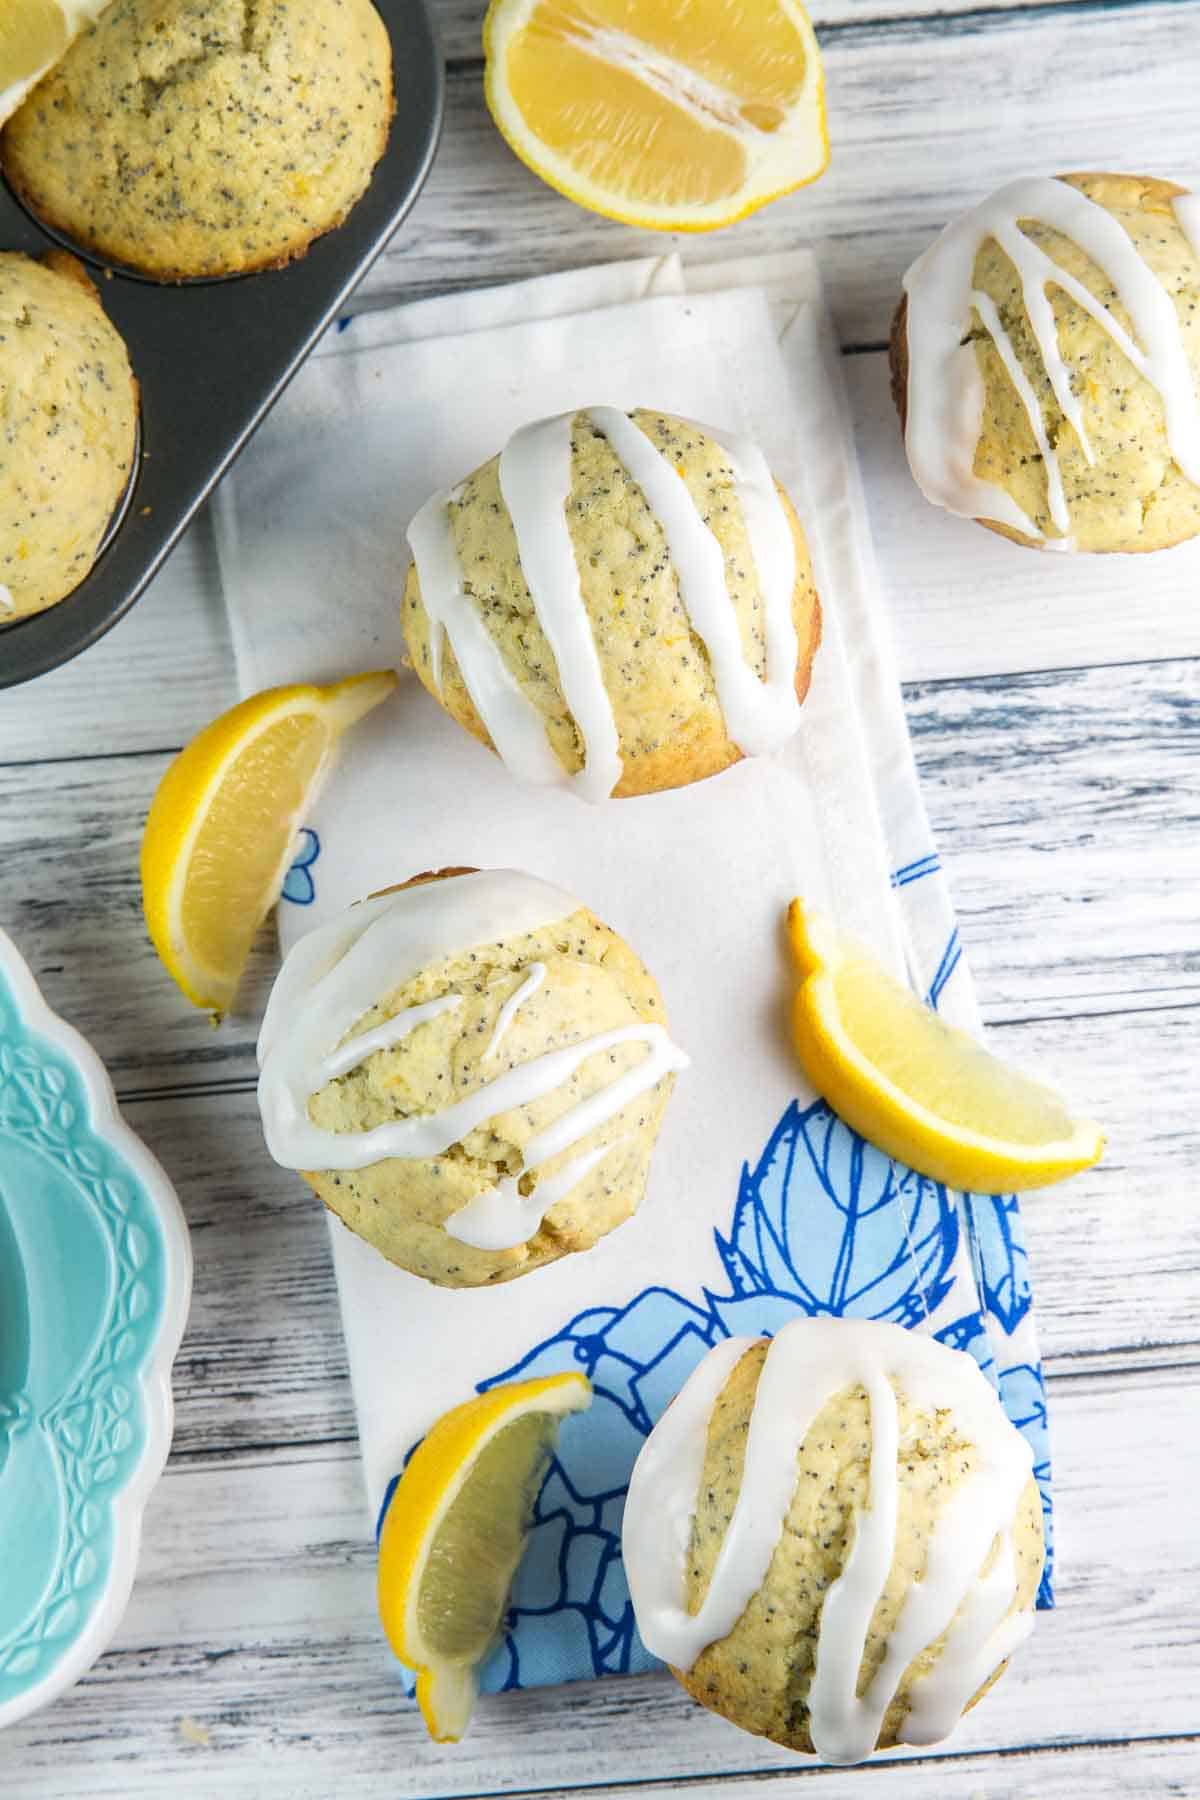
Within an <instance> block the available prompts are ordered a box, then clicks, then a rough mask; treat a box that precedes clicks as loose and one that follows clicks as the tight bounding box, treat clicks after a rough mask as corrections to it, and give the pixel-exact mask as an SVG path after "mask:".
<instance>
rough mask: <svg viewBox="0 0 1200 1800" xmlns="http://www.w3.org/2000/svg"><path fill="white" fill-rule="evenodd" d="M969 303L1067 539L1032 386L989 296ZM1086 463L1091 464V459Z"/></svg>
mask: <svg viewBox="0 0 1200 1800" xmlns="http://www.w3.org/2000/svg"><path fill="white" fill-rule="evenodd" d="M971 304H972V306H973V307H974V308H975V311H976V312H977V313H978V314H979V317H980V319H981V320H982V322H983V325H984V329H985V330H986V331H987V333H988V336H989V337H990V338H991V340H992V342H993V344H994V345H995V346H996V354H997V355H998V356H999V358H1000V361H1001V362H1002V363H1003V364H1004V367H1005V370H1006V372H1007V374H1008V379H1009V380H1010V381H1011V382H1012V384H1013V386H1014V387H1015V388H1016V390H1017V395H1018V398H1019V399H1020V402H1021V405H1022V406H1023V407H1024V408H1025V417H1026V418H1027V419H1028V420H1029V426H1030V430H1031V431H1032V432H1033V436H1034V441H1035V443H1036V444H1037V447H1038V450H1039V452H1040V453H1041V458H1042V465H1043V467H1044V468H1045V471H1046V497H1047V499H1048V501H1049V504H1050V517H1051V518H1052V519H1053V520H1054V523H1055V525H1056V526H1057V527H1058V530H1059V532H1060V533H1061V535H1062V536H1063V537H1069V536H1070V532H1071V514H1070V511H1069V509H1068V507H1067V496H1066V494H1065V493H1064V491H1063V482H1062V470H1061V469H1060V468H1059V466H1058V457H1057V455H1056V454H1055V450H1054V446H1053V444H1052V443H1051V442H1050V439H1049V437H1048V435H1047V433H1046V421H1045V419H1044V417H1043V416H1042V409H1041V406H1040V405H1039V404H1038V397H1037V395H1036V394H1035V393H1034V391H1033V384H1032V382H1031V381H1030V379H1029V377H1028V375H1026V373H1025V371H1024V369H1023V368H1022V367H1021V363H1020V360H1019V358H1018V356H1017V353H1016V351H1015V350H1014V349H1013V346H1012V339H1011V338H1010V337H1009V335H1008V333H1007V332H1006V331H1005V329H1004V326H1003V324H1002V323H1001V319H1000V312H999V309H998V307H997V306H996V302H995V301H994V300H993V299H992V297H991V295H990V294H985V293H983V292H982V291H981V290H980V289H978V288H976V290H975V291H974V292H973V293H972V295H971ZM1088 460H1089V462H1090V461H1091V458H1090V456H1089V458H1088ZM1033 531H1034V535H1035V536H1038V535H1040V534H1039V533H1038V531H1037V528H1036V526H1035V527H1033Z"/></svg>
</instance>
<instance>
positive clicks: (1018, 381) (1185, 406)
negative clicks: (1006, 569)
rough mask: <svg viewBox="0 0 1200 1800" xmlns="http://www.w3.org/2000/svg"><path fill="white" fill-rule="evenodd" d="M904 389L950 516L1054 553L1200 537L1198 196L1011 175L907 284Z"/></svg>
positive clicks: (1082, 178)
mask: <svg viewBox="0 0 1200 1800" xmlns="http://www.w3.org/2000/svg"><path fill="white" fill-rule="evenodd" d="M904 286H905V296H904V299H903V300H902V301H901V304H900V307H899V310H898V312H897V314H896V319H895V323H894V326H893V331H892V389H893V393H894V395H895V399H896V405H897V407H898V409H899V411H900V416H901V420H902V422H903V423H904V425H905V443H906V448H907V451H908V459H909V463H910V466H911V468H912V471H913V475H914V476H915V478H916V480H917V483H918V485H919V486H920V487H921V489H922V490H923V492H924V493H925V495H926V496H927V498H928V499H930V500H932V501H933V502H934V503H935V504H936V505H939V506H944V507H946V508H947V509H948V510H949V511H951V512H955V513H958V514H961V515H962V516H963V517H966V518H975V519H978V521H979V522H980V523H981V524H984V525H987V526H989V527H990V528H991V529H992V530H994V531H998V532H1001V533H1003V534H1004V535H1005V536H1008V537H1011V538H1013V539H1015V540H1016V541H1017V542H1018V543H1023V544H1031V545H1035V546H1037V547H1038V548H1042V549H1050V550H1080V551H1138V550H1140V551H1148V550H1161V549H1165V548H1167V547H1168V546H1170V545H1172V544H1177V543H1181V542H1182V541H1183V540H1184V539H1186V538H1190V537H1194V536H1196V534H1197V533H1198V532H1200V198H1197V197H1196V196H1193V195H1191V194H1189V193H1187V192H1186V191H1185V190H1184V189H1183V188H1180V187H1177V186H1176V185H1175V184H1174V183H1172V182H1169V181H1159V180H1156V179H1153V178H1152V177H1149V176H1137V175H1103V174H1080V175H1064V176H1061V177H1057V178H1055V179H1053V180H1051V179H1043V178H1035V179H1031V180H1026V181H1016V182H1012V183H1010V185H1009V186H1008V187H1006V188H1002V189H1001V190H1000V191H999V192H998V193H996V194H993V195H992V196H991V197H990V198H989V199H987V200H985V201H983V202H981V204H980V205H979V206H977V207H975V208H974V209H973V210H972V211H971V212H969V213H966V214H965V215H964V216H963V217H962V218H960V219H958V220H956V221H955V222H954V223H953V224H951V225H949V226H947V228H946V230H945V231H944V232H943V233H942V235H941V237H940V238H938V239H937V241H936V242H935V243H934V244H932V245H931V246H930V248H929V249H928V250H927V251H926V252H925V254H924V255H923V256H921V257H919V258H918V260H917V261H916V262H915V263H914V264H913V266H912V268H911V269H910V270H909V271H908V274H907V275H906V276H905V282H904Z"/></svg>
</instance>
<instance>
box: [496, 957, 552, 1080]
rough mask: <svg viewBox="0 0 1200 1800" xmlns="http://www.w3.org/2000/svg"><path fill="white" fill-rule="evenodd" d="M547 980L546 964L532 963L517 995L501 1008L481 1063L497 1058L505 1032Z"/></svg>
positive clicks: (513, 995) (512, 996)
mask: <svg viewBox="0 0 1200 1800" xmlns="http://www.w3.org/2000/svg"><path fill="white" fill-rule="evenodd" d="M545 979H546V965H545V963H538V962H535V963H530V965H529V973H528V975H527V976H526V977H525V979H524V981H523V982H522V983H521V985H520V987H519V988H518V989H517V991H516V993H515V994H512V995H511V996H510V997H509V998H508V999H507V1000H506V1001H505V1002H504V1005H503V1006H502V1007H501V1008H500V1016H499V1017H498V1019H497V1020H496V1029H495V1031H493V1033H492V1039H491V1042H490V1043H489V1045H488V1047H487V1049H486V1050H485V1051H484V1053H483V1055H482V1057H481V1058H480V1061H481V1062H486V1061H487V1060H488V1057H489V1056H495V1054H496V1052H497V1050H498V1049H499V1048H500V1043H501V1039H502V1038H503V1037H504V1034H505V1032H506V1031H507V1030H508V1028H509V1026H510V1025H511V1024H512V1022H513V1020H514V1019H515V1018H516V1016H517V1014H518V1013H519V1012H520V1010H521V1008H522V1007H523V1006H524V1004H525V1002H526V1001H527V1000H529V999H531V998H532V996H533V995H534V994H536V993H537V991H538V989H539V988H540V987H541V985H542V983H543V981H545Z"/></svg>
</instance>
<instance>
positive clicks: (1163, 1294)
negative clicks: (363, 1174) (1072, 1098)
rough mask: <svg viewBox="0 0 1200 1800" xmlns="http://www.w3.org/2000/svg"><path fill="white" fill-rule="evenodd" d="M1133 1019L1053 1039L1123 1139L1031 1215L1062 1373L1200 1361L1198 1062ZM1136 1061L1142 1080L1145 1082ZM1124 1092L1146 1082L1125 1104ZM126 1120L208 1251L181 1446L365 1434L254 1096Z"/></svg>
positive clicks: (179, 1379)
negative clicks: (1164, 1047)
mask: <svg viewBox="0 0 1200 1800" xmlns="http://www.w3.org/2000/svg"><path fill="white" fill-rule="evenodd" d="M1122 1024H1123V1025H1124V1026H1125V1027H1126V1029H1125V1030H1124V1031H1123V1032H1122V1033H1120V1034H1117V1035H1115V1036H1114V1037H1113V1038H1112V1039H1111V1040H1109V1039H1108V1038H1107V1037H1104V1036H1101V1035H1099V1034H1096V1033H1092V1034H1091V1035H1087V1034H1080V1036H1079V1038H1078V1043H1077V1048H1075V1049H1074V1050H1073V1051H1072V1050H1071V1045H1072V1044H1074V1043H1075V1038H1074V1037H1073V1036H1072V1037H1070V1038H1069V1039H1068V1040H1067V1042H1066V1044H1064V1042H1063V1040H1062V1038H1061V1037H1058V1038H1053V1034H1050V1036H1051V1039H1052V1041H1053V1048H1054V1055H1053V1058H1052V1060H1053V1064H1054V1067H1055V1072H1056V1073H1058V1074H1061V1075H1062V1076H1063V1077H1064V1079H1065V1080H1066V1082H1067V1085H1068V1087H1069V1086H1070V1085H1071V1079H1072V1077H1079V1078H1082V1077H1084V1076H1085V1075H1087V1074H1089V1073H1090V1074H1092V1075H1094V1073H1095V1070H1096V1067H1097V1065H1099V1066H1101V1067H1102V1068H1103V1070H1104V1072H1105V1080H1106V1085H1107V1089H1108V1091H1107V1093H1106V1095H1105V1098H1106V1100H1108V1101H1109V1102H1110V1103H1111V1104H1110V1105H1106V1106H1104V1107H1103V1108H1102V1109H1101V1115H1100V1116H1101V1117H1102V1118H1104V1120H1105V1122H1106V1124H1107V1125H1108V1126H1109V1128H1110V1132H1111V1149H1110V1152H1109V1161H1108V1162H1106V1164H1105V1165H1104V1166H1102V1167H1101V1169H1099V1170H1097V1171H1095V1172H1094V1173H1090V1174H1088V1175H1085V1176H1081V1177H1078V1178H1077V1179H1076V1180H1074V1181H1072V1182H1070V1183H1067V1184H1064V1185H1063V1186H1062V1187H1059V1188H1057V1189H1054V1190H1052V1191H1050V1192H1048V1193H1045V1194H1035V1195H1032V1196H1030V1198H1029V1199H1028V1201H1027V1202H1026V1205H1025V1209H1024V1210H1025V1222H1026V1231H1027V1236H1028V1240H1029V1249H1030V1255H1031V1258H1032V1263H1033V1273H1034V1278H1035V1281H1036V1287H1037V1297H1038V1305H1039V1326H1040V1331H1041V1337H1042V1349H1043V1353H1044V1355H1045V1358H1046V1362H1047V1366H1048V1367H1049V1369H1050V1370H1051V1371H1052V1372H1053V1371H1058V1372H1064V1373H1065V1372H1075V1371H1077V1370H1079V1369H1081V1368H1082V1369H1086V1370H1091V1369H1092V1368H1093V1367H1095V1368H1097V1369H1098V1370H1100V1371H1101V1372H1104V1373H1120V1374H1122V1375H1125V1374H1127V1373H1128V1371H1129V1370H1131V1369H1141V1368H1143V1367H1144V1368H1145V1371H1146V1378H1147V1379H1148V1380H1149V1379H1152V1378H1153V1377H1154V1375H1155V1373H1156V1371H1158V1370H1160V1369H1162V1368H1163V1367H1165V1366H1170V1365H1172V1364H1175V1363H1179V1362H1188V1361H1197V1362H1200V1329H1198V1328H1197V1315H1196V1305H1195V1297H1196V1292H1197V1287H1198V1285H1200V1220H1198V1218H1197V1209H1196V1206H1195V1199H1194V1191H1195V1179H1194V1168H1195V1163H1194V1139H1193V1138H1192V1135H1191V1133H1192V1115H1193V1112H1194V1104H1195V1103H1194V1086H1193V1083H1192V1081H1191V1080H1190V1069H1191V1068H1193V1067H1194V1061H1193V1062H1192V1063H1189V1064H1186V1066H1185V1067H1184V1068H1183V1069H1181V1071H1180V1074H1179V1076H1178V1078H1177V1079H1176V1081H1175V1083H1174V1085H1173V1088H1171V1090H1170V1091H1168V1084H1167V1081H1166V1080H1165V1079H1164V1070H1165V1068H1166V1058H1162V1059H1161V1060H1157V1059H1156V1056H1155V1050H1156V1044H1157V1036H1158V1032H1159V1030H1160V1022H1158V1021H1156V1020H1154V1019H1151V1020H1149V1021H1148V1020H1147V1019H1146V1018H1145V1017H1144V1016H1143V1015H1140V1014H1139V1015H1136V1016H1134V1017H1133V1018H1131V1019H1129V1020H1122ZM1003 1043H1004V1048H1005V1049H1007V1050H1010V1051H1011V1052H1012V1054H1014V1055H1015V1056H1017V1057H1020V1058H1028V1059H1030V1060H1036V1059H1037V1058H1038V1057H1039V1056H1042V1057H1043V1058H1044V1059H1045V1060H1051V1059H1050V1057H1049V1056H1047V1055H1046V1052H1048V1050H1049V1048H1050V1043H1049V1042H1048V1041H1047V1037H1046V1036H1045V1035H1043V1033H1042V1032H1041V1031H1039V1030H1036V1029H1035V1028H1029V1027H1027V1028H1024V1029H1023V1030H1022V1031H1021V1032H1020V1033H1019V1034H1018V1036H1017V1038H1016V1041H1015V1042H1014V1041H1012V1040H1011V1039H1010V1038H1008V1037H1007V1036H1006V1037H1005V1039H1004V1040H1003ZM1139 1067H1145V1068H1146V1069H1147V1075H1146V1076H1145V1077H1144V1078H1143V1079H1141V1080H1137V1079H1136V1078H1132V1077H1131V1072H1132V1071H1135V1070H1137V1069H1138V1068H1139ZM1123 1086H1125V1087H1131V1088H1132V1093H1131V1095H1129V1096H1128V1097H1127V1098H1126V1100H1125V1101H1124V1104H1123V1105H1121V1106H1120V1107H1119V1110H1117V1111H1115V1112H1114V1111H1113V1110H1112V1108H1113V1107H1115V1106H1117V1104H1118V1100H1119V1098H1120V1095H1121V1091H1122V1088H1123ZM1148 1114H1149V1115H1153V1117H1154V1124H1153V1126H1152V1129H1151V1130H1149V1131H1147V1130H1145V1129H1144V1123H1143V1122H1144V1120H1145V1118H1146V1117H1147V1115H1148ZM126 1115H127V1117H128V1118H129V1120H130V1122H131V1123H132V1125H133V1126H134V1128H135V1129H136V1130H137V1131H138V1133H139V1134H140V1135H141V1136H142V1137H143V1138H144V1139H145V1141H146V1143H147V1144H148V1145H149V1146H150V1148H151V1149H152V1150H153V1151H154V1152H155V1154H156V1155H158V1156H159V1157H160V1158H161V1159H162V1161H163V1162H164V1164H165V1166H166V1167H167V1169H168V1170H169V1171H170V1173H171V1175H172V1177H173V1179H174V1180H175V1182H176V1183H177V1185H178V1187H179V1190H180V1193H181V1194H182V1196H183V1201H184V1207H185V1210H186V1213H187V1217H188V1222H189V1224H190V1226H191V1229H192V1232H193V1234H194V1241H195V1245H196V1252H197V1267H196V1280H195V1295H194V1299H193V1303H192V1313H191V1319H190V1322H189V1327H188V1332H187V1335H186V1337H185V1339H184V1343H183V1348H182V1350H181V1352H180V1356H179V1361H178V1363H177V1365H176V1377H175V1392H176V1436H175V1447H176V1451H177V1453H178V1454H179V1455H181V1456H186V1457H195V1456H215V1455H219V1454H225V1453H232V1452H237V1453H245V1454H251V1453H255V1454H256V1453H258V1452H259V1451H260V1450H261V1448H262V1446H264V1445H275V1446H280V1447H282V1446H285V1445H297V1444H311V1443H316V1442H330V1441H348V1440H351V1439H353V1436H354V1429H355V1428H354V1415H353V1408H352V1404H351V1398H350V1390H349V1385H348V1379H347V1373H346V1364H345V1356H344V1351H343V1347H342V1338H341V1329H340V1323H339V1316H338V1311H337V1301H336V1292H335V1288H334V1279H333V1270H332V1266H331V1263H330V1257H329V1244H328V1236H327V1230H326V1225H325V1219H324V1215H323V1212H322V1209H321V1208H320V1206H319V1205H318V1203H317V1202H316V1201H315V1200H314V1199H313V1197H312V1196H311V1194H310V1193H309V1191H308V1189H307V1188H306V1187H305V1186H304V1184H303V1183H302V1182H301V1181H300V1180H299V1178H298V1177H295V1176H293V1175H291V1174H289V1173H288V1172H287V1171H285V1170H281V1169H279V1168H277V1167H276V1166H275V1165H274V1164H273V1163H272V1162H271V1161H270V1160H269V1158H268V1157H267V1156H266V1154H265V1152H264V1150H263V1146H262V1137H261V1132H260V1129H259V1125H258V1115H257V1107H256V1103H255V1100H254V1096H253V1094H252V1093H238V1094H215V1095H200V1094H195V1093H183V1094H176V1095H172V1096H169V1097H165V1098H163V1099H161V1100H158V1101H152V1102H148V1101H142V1102H138V1103H135V1104H133V1105H130V1106H127V1107H126ZM1081 1246H1086V1253H1084V1252H1083V1251H1082V1250H1081ZM398 1284H399V1285H398V1288H397V1303H398V1304H400V1303H401V1301H402V1293H403V1287H404V1281H403V1278H400V1277H398ZM448 1317H449V1320H450V1323H451V1324H452V1321H453V1313H452V1311H451V1312H450V1314H449V1315H448ZM231 1321H236V1328H235V1329H231Z"/></svg>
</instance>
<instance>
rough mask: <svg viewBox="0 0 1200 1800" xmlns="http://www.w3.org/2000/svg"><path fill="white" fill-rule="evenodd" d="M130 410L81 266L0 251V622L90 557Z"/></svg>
mask: <svg viewBox="0 0 1200 1800" xmlns="http://www.w3.org/2000/svg"><path fill="white" fill-rule="evenodd" d="M137 416H138V395H137V383H136V382H135V381H134V378H133V373H132V371H131V369H130V367H129V357H128V355H127V353H126V350H125V345H124V343H123V342H122V340H121V337H120V334H119V333H118V331H117V330H116V327H115V326H114V325H112V324H111V323H110V322H109V320H108V319H107V318H106V317H105V314H104V311H103V309H102V307H101V305H100V299H99V296H98V295H97V293H96V290H95V288H94V287H93V286H92V284H91V282H90V281H89V280H88V278H87V275H86V274H85V273H84V270H83V268H82V266H81V264H80V263H78V262H77V261H76V259H75V258H74V257H73V256H68V255H67V254H66V253H65V251H51V252H50V254H49V255H48V256H47V257H46V259H45V261H44V262H33V261H32V260H31V259H30V258H29V257H27V256H21V255H18V254H15V253H5V254H0V625H7V624H12V623H13V622H14V621H15V620H17V619H24V618H28V617H29V616H30V615H31V614H33V613H38V612H42V611H44V610H45V608H46V607H48V606H53V605H54V604H55V602H56V601H59V600H62V599H64V598H65V597H66V595H68V594H69V593H70V592H71V591H72V589H73V588H76V587H77V586H78V585H79V583H80V582H81V581H82V580H83V578H84V576H85V575H86V574H87V572H88V570H89V569H90V568H91V566H92V564H93V563H94V562H95V560H96V553H97V551H98V549H99V547H100V544H101V542H102V541H103V538H104V536H105V533H106V532H107V530H108V527H109V524H110V521H111V519H112V516H113V512H114V511H115V509H116V506H117V504H118V502H119V501H120V499H121V496H122V495H123V493H124V491H125V488H126V485H127V483H128V481H129V475H130V471H131V469H132V467H133V458H134V453H135V449H136V444H137ZM2 654H3V651H2V650H0V655H2Z"/></svg>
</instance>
